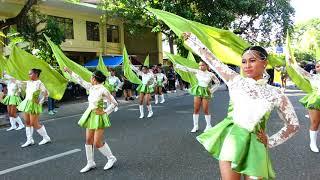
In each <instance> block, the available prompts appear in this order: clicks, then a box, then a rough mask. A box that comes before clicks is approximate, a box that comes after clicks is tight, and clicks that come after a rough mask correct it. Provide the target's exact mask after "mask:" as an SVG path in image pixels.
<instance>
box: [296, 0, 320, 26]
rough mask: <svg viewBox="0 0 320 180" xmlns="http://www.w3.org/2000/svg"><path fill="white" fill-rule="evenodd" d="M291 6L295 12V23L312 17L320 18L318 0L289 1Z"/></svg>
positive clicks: (319, 2) (319, 0) (319, 3)
mask: <svg viewBox="0 0 320 180" xmlns="http://www.w3.org/2000/svg"><path fill="white" fill-rule="evenodd" d="M291 4H292V6H293V7H294V9H295V11H296V13H295V18H294V20H295V22H296V23H299V22H301V21H305V20H308V19H311V18H314V17H318V18H320V0H291Z"/></svg>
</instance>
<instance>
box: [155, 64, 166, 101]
mask: <svg viewBox="0 0 320 180" xmlns="http://www.w3.org/2000/svg"><path fill="white" fill-rule="evenodd" d="M154 74H155V78H156V85H155V95H154V98H155V102H154V103H155V104H158V99H159V96H160V98H161V101H160V103H161V104H162V103H164V102H165V99H164V94H163V92H162V88H163V87H164V85H165V84H167V82H168V79H167V76H166V75H164V74H163V73H161V70H159V69H158V68H157V69H155V70H154Z"/></svg>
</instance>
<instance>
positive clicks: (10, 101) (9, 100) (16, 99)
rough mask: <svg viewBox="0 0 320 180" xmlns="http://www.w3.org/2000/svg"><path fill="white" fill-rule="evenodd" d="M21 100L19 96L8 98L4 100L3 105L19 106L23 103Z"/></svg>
mask: <svg viewBox="0 0 320 180" xmlns="http://www.w3.org/2000/svg"><path fill="white" fill-rule="evenodd" d="M21 101H22V100H21V98H20V97H19V96H6V97H5V98H4V99H3V100H2V104H4V105H7V106H8V105H10V106H18V105H19V104H20V103H21Z"/></svg>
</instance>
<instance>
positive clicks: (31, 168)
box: [0, 90, 320, 180]
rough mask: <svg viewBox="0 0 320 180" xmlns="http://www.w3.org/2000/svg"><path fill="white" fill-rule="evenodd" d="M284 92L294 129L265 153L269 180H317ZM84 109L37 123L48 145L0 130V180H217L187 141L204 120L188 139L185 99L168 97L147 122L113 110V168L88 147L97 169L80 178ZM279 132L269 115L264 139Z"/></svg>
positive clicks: (65, 108) (221, 97) (132, 109)
mask: <svg viewBox="0 0 320 180" xmlns="http://www.w3.org/2000/svg"><path fill="white" fill-rule="evenodd" d="M287 94H288V96H289V97H290V99H291V101H292V103H293V105H294V107H295V110H296V112H297V115H298V118H299V121H300V125H301V127H300V131H299V132H298V134H297V135H295V136H294V137H293V138H292V139H290V140H289V141H287V142H285V143H284V144H281V145H280V146H278V147H275V148H274V149H271V150H270V152H271V158H272V160H273V166H274V169H275V171H276V174H277V179H281V180H285V179H290V180H300V179H304V180H305V179H320V178H319V177H320V172H319V169H320V163H319V162H320V154H317V153H312V152H311V151H310V150H309V137H308V136H309V134H308V127H309V120H308V119H307V118H306V117H305V114H306V110H305V109H304V107H303V106H302V105H300V104H299V102H298V99H299V98H301V97H302V95H303V94H302V93H301V92H300V91H297V90H288V92H287ZM166 96H167V95H166ZM228 100H229V97H228V93H227V91H225V90H219V91H217V92H216V93H215V97H214V99H213V101H212V103H211V112H212V125H215V124H217V123H218V122H219V121H221V120H222V119H223V118H224V116H225V115H226V110H227V105H228ZM86 106H87V103H78V104H71V105H70V104H69V105H61V106H60V108H59V109H58V113H57V115H56V116H51V118H50V119H47V120H45V121H43V122H44V125H45V126H46V129H47V132H48V134H49V136H51V139H52V141H53V142H52V143H50V144H48V145H43V146H39V145H37V144H35V145H33V146H31V147H27V148H21V147H20V145H21V144H23V143H24V142H25V140H26V137H25V131H24V130H21V131H10V132H6V131H5V128H3V129H0V134H1V135H0V142H1V143H0V155H1V160H0V179H1V180H11V179H12V180H14V179H17V180H38V179H39V180H45V179H77V180H78V179H96V180H100V179H101V180H102V179H114V180H127V179H128V180H144V179H146V180H158V179H159V180H160V179H166V180H171V179H172V180H178V179H181V180H189V179H190V180H198V179H199V180H202V179H203V180H205V179H208V180H209V179H211V180H212V179H214V180H217V179H219V168H218V161H217V160H215V159H213V158H212V157H211V156H210V155H209V154H208V153H207V151H206V150H205V149H204V148H203V147H202V145H200V144H199V143H198V142H197V141H196V139H195V137H196V136H197V135H199V134H200V133H201V132H202V131H203V129H204V127H205V121H204V116H203V115H200V121H199V125H200V132H198V133H196V134H192V133H190V130H191V128H192V112H193V97H192V96H190V95H181V96H176V97H175V96H174V95H172V94H170V97H169V98H167V99H166V102H165V103H164V104H158V105H154V104H153V111H154V116H153V117H152V118H149V119H148V118H144V119H139V118H138V116H139V109H138V105H137V104H136V103H127V104H124V105H120V107H119V111H118V112H115V113H112V115H111V117H110V119H111V123H112V126H111V128H107V129H106V131H105V137H106V141H107V143H108V144H109V146H110V148H111V150H112V151H113V154H114V155H115V156H116V157H117V159H118V161H117V163H116V164H115V166H114V167H113V168H112V169H110V170H107V171H104V170H103V167H104V165H105V163H106V162H107V159H106V158H105V157H104V156H102V154H101V153H100V152H99V151H98V150H97V149H96V150H95V161H96V164H97V168H95V169H94V170H92V171H90V172H88V173H85V174H80V173H79V171H80V169H81V168H83V167H84V166H85V165H86V156H85V151H84V143H85V130H84V129H82V128H80V127H79V126H78V125H77V121H78V120H79V118H80V117H81V115H82V113H83V112H84V110H85V109H86ZM145 111H146V108H145ZM252 111H254V109H253V110H252ZM45 113H46V111H45ZM282 126H283V122H282V121H281V120H280V118H279V117H278V115H277V113H276V112H273V113H272V116H271V120H270V121H269V124H268V134H269V136H270V135H272V134H273V133H274V132H276V131H277V130H279V129H280V128H281V127H282ZM33 137H34V139H35V141H36V142H37V143H38V142H39V141H41V137H40V136H39V135H38V134H37V133H36V131H35V132H34V134H33Z"/></svg>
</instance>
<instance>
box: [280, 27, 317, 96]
mask: <svg viewBox="0 0 320 180" xmlns="http://www.w3.org/2000/svg"><path fill="white" fill-rule="evenodd" d="M290 58H291V61H292V62H291V63H290V62H289V59H290ZM294 65H296V66H298V64H297V62H296V60H295V58H294V55H293V51H292V49H291V40H290V36H289V32H287V39H286V69H287V72H288V75H289V76H290V78H291V80H292V81H293V82H294V83H295V84H296V85H297V87H298V88H299V89H301V90H303V91H304V92H307V93H311V92H312V86H311V84H310V82H309V80H307V79H306V78H305V77H304V76H303V75H302V74H301V73H300V72H299V71H298V70H297V69H296V67H294Z"/></svg>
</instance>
